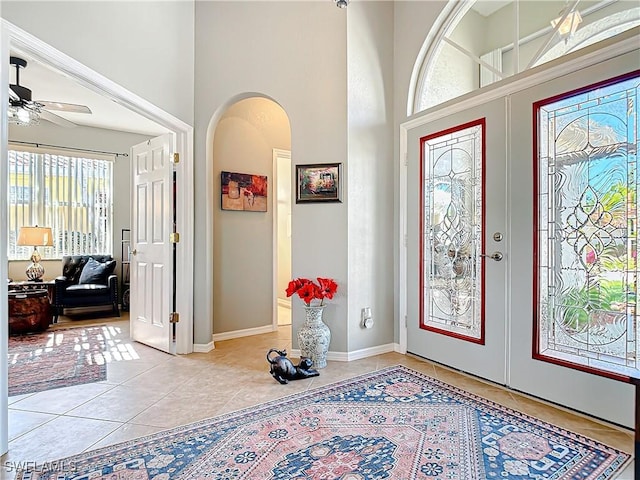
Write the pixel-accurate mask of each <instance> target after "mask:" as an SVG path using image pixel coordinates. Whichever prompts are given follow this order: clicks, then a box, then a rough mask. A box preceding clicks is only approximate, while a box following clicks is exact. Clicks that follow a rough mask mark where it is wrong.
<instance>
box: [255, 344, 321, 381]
mask: <svg viewBox="0 0 640 480" xmlns="http://www.w3.org/2000/svg"><path fill="white" fill-rule="evenodd" d="M273 352H275V353H277V354H278V355H277V356H276V357H270V356H269V355H271V354H272V353H273ZM267 362H269V363H270V364H271V369H270V372H271V376H272V377H273V378H275V379H276V380H277V381H278V382H280V383H281V384H283V385H284V384H285V383H289V380H300V379H301V378H309V377H317V376H318V375H320V373H319V372H318V371H317V370H314V369H313V368H311V366H312V365H313V361H312V360H311V359H310V358H307V357H301V358H300V363H299V364H298V365H294V364H293V362H292V361H291V360H289V359H288V358H287V351H286V350H277V349H275V348H272V349H271V350H269V351H268V352H267Z"/></svg>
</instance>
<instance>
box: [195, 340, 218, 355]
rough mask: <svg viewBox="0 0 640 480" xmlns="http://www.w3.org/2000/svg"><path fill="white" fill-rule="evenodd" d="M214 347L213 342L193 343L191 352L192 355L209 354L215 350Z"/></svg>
mask: <svg viewBox="0 0 640 480" xmlns="http://www.w3.org/2000/svg"><path fill="white" fill-rule="evenodd" d="M215 348H216V346H215V344H214V343H213V341H211V342H209V343H194V344H193V352H194V353H209V352H210V351H211V350H215Z"/></svg>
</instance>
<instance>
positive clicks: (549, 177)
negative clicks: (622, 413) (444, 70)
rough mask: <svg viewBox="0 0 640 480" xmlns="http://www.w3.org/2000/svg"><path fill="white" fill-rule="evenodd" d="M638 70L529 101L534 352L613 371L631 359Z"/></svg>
mask: <svg viewBox="0 0 640 480" xmlns="http://www.w3.org/2000/svg"><path fill="white" fill-rule="evenodd" d="M639 78H640V77H639V75H638V72H635V74H633V75H626V76H623V77H619V78H616V79H613V80H611V81H607V82H602V83H600V84H596V85H593V86H590V87H586V88H584V89H581V90H580V91H577V92H571V93H569V94H566V95H562V96H556V97H553V98H551V99H547V100H543V101H541V102H538V103H536V104H534V112H535V113H536V115H537V116H536V118H537V125H536V127H537V130H536V136H537V148H538V155H537V161H538V165H537V168H536V175H537V179H536V180H537V182H536V187H537V188H536V189H535V191H534V196H535V197H536V199H537V217H536V218H535V224H536V233H537V235H536V239H535V241H536V243H537V245H536V246H535V250H534V251H535V252H537V255H536V259H535V260H536V262H537V265H536V268H534V275H536V278H535V279H534V291H535V292H534V293H536V294H537V300H538V301H537V302H534V304H537V312H536V313H537V314H536V315H535V320H536V331H537V339H534V341H536V344H535V348H534V357H535V358H539V359H543V360H547V361H550V362H553V363H559V364H564V365H569V366H572V367H573V368H578V369H581V370H585V371H590V372H592V373H598V374H601V375H605V376H611V377H614V378H615V377H624V376H628V375H631V374H633V375H635V376H637V375H638V366H639V363H638V353H639V352H640V348H639V339H640V332H638V317H637V314H636V304H637V294H638V263H637V245H638V230H637V226H638V225H637V220H638V195H637V194H638V177H637V175H638V156H637V151H638V146H639V145H638V132H639V127H638V85H639ZM534 298H536V296H534ZM534 308H535V307H534Z"/></svg>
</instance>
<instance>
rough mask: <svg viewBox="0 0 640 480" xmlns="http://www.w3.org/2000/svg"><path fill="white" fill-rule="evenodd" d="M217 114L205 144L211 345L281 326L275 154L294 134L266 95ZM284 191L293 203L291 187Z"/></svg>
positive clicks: (234, 103)
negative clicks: (278, 309) (209, 257)
mask: <svg viewBox="0 0 640 480" xmlns="http://www.w3.org/2000/svg"><path fill="white" fill-rule="evenodd" d="M216 117H217V118H215V117H214V119H212V122H211V124H210V129H209V135H208V141H207V151H208V153H207V157H208V160H209V162H208V165H209V167H208V173H207V175H208V180H209V181H208V185H209V195H208V198H209V200H210V202H211V203H210V205H211V214H210V215H208V219H207V220H208V221H209V222H210V223H211V225H210V230H209V231H208V234H209V235H210V237H211V243H210V249H209V248H208V251H209V252H210V255H211V263H210V264H209V265H210V266H211V272H210V275H211V280H212V283H211V284H212V285H213V292H212V295H211V298H212V302H211V313H212V316H211V318H212V322H213V340H223V339H228V338H234V337H240V336H246V335H254V334H259V333H265V332H268V331H272V330H273V329H274V328H275V326H276V325H277V322H276V321H274V315H276V314H277V308H276V306H277V302H278V298H277V296H276V295H275V292H278V290H279V289H278V288H277V285H278V284H279V283H281V282H280V281H279V280H278V278H279V277H282V276H283V275H277V270H278V262H275V261H274V259H275V258H278V257H282V255H283V253H282V250H283V249H282V248H278V244H277V238H278V236H277V234H276V233H277V223H278V222H277V217H278V213H277V212H278V210H279V209H278V202H277V198H278V195H277V194H278V190H281V189H282V188H283V186H282V185H280V186H278V183H277V182H278V177H279V176H282V172H281V173H280V175H278V172H277V170H278V169H277V167H276V165H277V163H276V162H274V150H276V151H278V152H281V153H282V152H283V151H284V152H288V151H290V150H291V129H290V125H289V119H288V116H287V114H286V112H285V111H284V110H283V109H282V107H281V106H280V105H279V104H278V103H277V102H275V101H274V100H272V99H270V98H267V97H265V96H262V95H255V94H253V95H249V94H248V95H242V96H239V97H237V98H234V99H232V100H231V101H229V102H227V104H226V105H225V106H224V107H223V108H221V109H220V110H219V113H218V114H217V115H216ZM280 156H282V155H280ZM285 156H286V155H285ZM222 172H225V173H224V174H223V173H222ZM290 174H291V171H290V170H289V175H290ZM289 179H290V177H289ZM285 183H286V182H285ZM288 183H289V184H290V182H288ZM263 185H266V188H264V189H263V188H262V187H263ZM285 188H288V189H289V192H288V193H287V195H285V196H288V197H289V199H291V192H290V186H289V187H285ZM280 193H281V195H280V198H282V192H280ZM264 194H266V195H264ZM281 247H282V246H281ZM285 250H286V249H285ZM288 250H289V255H290V247H289V249H288ZM289 268H290V267H289ZM288 275H290V270H289V273H288ZM283 291H284V289H283Z"/></svg>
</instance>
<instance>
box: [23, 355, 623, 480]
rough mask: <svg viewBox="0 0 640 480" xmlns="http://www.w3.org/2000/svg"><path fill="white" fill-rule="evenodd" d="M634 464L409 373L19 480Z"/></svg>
mask: <svg viewBox="0 0 640 480" xmlns="http://www.w3.org/2000/svg"><path fill="white" fill-rule="evenodd" d="M266 377H268V373H267V372H265V378H266ZM265 381H270V380H265ZM283 388H286V387H283ZM176 408H179V406H178V407H176ZM34 460H35V459H34ZM628 460H629V455H627V454H625V453H622V452H619V451H617V450H615V449H613V448H611V447H608V446H606V445H603V444H601V443H598V442H596V441H594V440H590V439H588V438H586V437H583V436H581V435H578V434H575V433H571V432H568V431H566V430H563V429H561V428H558V427H555V426H553V425H550V424H547V423H545V422H542V421H540V420H537V419H535V418H532V417H529V416H527V415H524V414H522V413H518V412H516V411H513V410H510V409H507V408H505V407H502V406H500V405H497V404H495V403H492V402H490V401H487V400H485V399H483V398H480V397H477V396H475V395H471V394H469V393H466V392H464V391H462V390H459V389H457V388H455V387H452V386H450V385H447V384H445V383H442V382H440V381H438V380H434V379H433V378H430V377H427V376H425V375H423V374H421V373H418V372H415V371H413V370H409V369H407V368H404V367H400V366H398V367H390V368H387V369H384V370H381V371H379V372H375V373H372V374H367V375H362V376H360V377H356V378H354V379H351V380H347V381H344V382H340V383H336V384H333V385H328V386H324V387H322V388H318V389H315V390H310V391H308V392H304V393H300V394H296V395H292V396H290V397H286V398H284V399H281V400H275V401H272V402H269V403H266V404H263V405H259V406H257V407H255V408H249V409H245V410H241V411H239V412H236V413H231V414H228V415H224V416H221V417H217V418H213V419H211V420H206V421H202V422H198V423H195V424H192V425H186V426H183V427H178V428H175V429H172V430H167V431H165V432H159V433H157V434H154V435H150V436H147V437H143V438H140V439H136V440H132V441H129V442H126V443H122V444H118V445H113V446H109V447H105V448H102V449H100V450H95V451H92V452H87V453H83V454H81V455H77V456H74V457H69V458H68V459H62V460H59V461H56V462H50V463H49V464H48V465H49V466H50V468H49V469H45V468H41V469H40V470H39V471H38V470H31V471H30V472H29V473H26V474H22V475H19V476H18V478H19V479H22V480H25V479H27V478H28V479H30V480H35V479H46V480H53V479H56V480H63V479H111V478H114V479H118V480H125V479H131V480H132V479H162V480H169V479H184V480H187V479H204V478H210V479H215V480H238V479H245V480H267V479H270V480H302V479H313V480H333V479H340V480H381V479H396V480H413V479H432V480H434V479H435V480H439V479H443V480H482V479H501V478H508V479H531V478H535V479H538V480H543V479H546V480H550V479H554V480H560V479H564V480H567V479H580V480H595V479H599V480H604V479H611V478H614V477H615V475H616V474H617V473H619V472H620V470H621V469H622V468H623V467H624V466H625V464H626V463H627V461H628ZM51 466H53V467H55V468H52V467H51Z"/></svg>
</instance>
